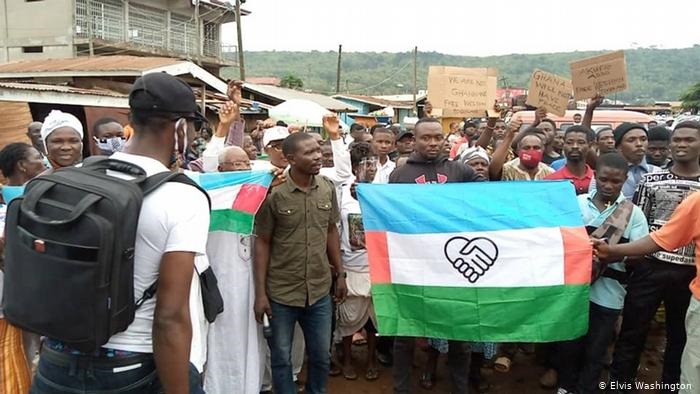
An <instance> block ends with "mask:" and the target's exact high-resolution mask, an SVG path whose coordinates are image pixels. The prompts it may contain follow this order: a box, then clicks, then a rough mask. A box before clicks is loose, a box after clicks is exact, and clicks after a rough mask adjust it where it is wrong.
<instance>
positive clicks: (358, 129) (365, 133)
mask: <svg viewBox="0 0 700 394" xmlns="http://www.w3.org/2000/svg"><path fill="white" fill-rule="evenodd" d="M371 140H372V134H370V133H369V130H367V127H365V125H363V124H362V123H353V124H352V125H351V126H350V135H349V136H346V137H345V139H344V142H345V145H347V146H350V144H352V143H353V142H355V141H361V142H371Z"/></svg>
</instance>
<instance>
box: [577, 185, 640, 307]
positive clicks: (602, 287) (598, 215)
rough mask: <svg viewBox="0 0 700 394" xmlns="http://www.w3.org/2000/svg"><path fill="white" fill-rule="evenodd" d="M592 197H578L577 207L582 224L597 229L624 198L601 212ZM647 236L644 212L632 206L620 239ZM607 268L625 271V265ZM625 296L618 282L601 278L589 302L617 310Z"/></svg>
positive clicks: (634, 239)
mask: <svg viewBox="0 0 700 394" xmlns="http://www.w3.org/2000/svg"><path fill="white" fill-rule="evenodd" d="M594 195H595V192H591V193H588V194H582V195H580V196H578V205H579V208H581V215H582V216H583V223H584V224H585V225H586V226H587V227H595V228H598V227H600V225H602V224H603V222H605V219H607V218H608V216H610V214H612V213H613V212H614V211H615V209H617V207H618V205H620V203H621V202H622V201H624V200H625V197H624V195H622V194H620V196H619V197H618V198H617V200H616V201H615V203H614V204H611V205H610V206H609V207H607V208H605V210H603V211H602V212H601V211H599V210H598V207H596V206H595V204H594V203H593V196H594ZM647 234H649V225H648V224H647V219H646V217H644V212H642V210H641V209H639V207H637V206H634V207H633V209H632V216H630V221H629V223H628V224H627V227H626V228H625V231H624V233H623V234H622V237H623V238H626V239H628V240H629V242H632V241H636V240H638V239H640V238H644V237H645V236H646V235H647ZM608 267H609V268H611V269H615V270H618V271H624V270H625V265H624V264H623V263H611V264H609V265H608ZM625 294H627V290H625V288H624V287H623V286H622V285H621V284H620V282H618V281H616V280H615V279H612V278H606V277H601V278H599V279H598V280H597V281H595V283H593V285H592V286H591V290H590V298H591V302H594V303H596V304H598V305H600V306H604V307H606V308H611V309H619V310H620V309H622V307H623V306H624V304H625Z"/></svg>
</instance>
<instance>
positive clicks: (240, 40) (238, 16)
mask: <svg viewBox="0 0 700 394" xmlns="http://www.w3.org/2000/svg"><path fill="white" fill-rule="evenodd" d="M236 31H237V34H238V70H239V74H240V80H241V81H245V62H244V60H243V36H242V35H241V0H236Z"/></svg>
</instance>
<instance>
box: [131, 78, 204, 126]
mask: <svg viewBox="0 0 700 394" xmlns="http://www.w3.org/2000/svg"><path fill="white" fill-rule="evenodd" d="M129 107H130V108H131V109H138V110H143V111H152V112H158V113H172V114H177V115H186V116H192V117H195V118H198V119H200V120H204V121H206V119H205V118H204V116H202V115H201V114H200V113H199V112H197V101H196V99H195V97H194V93H193V92H192V88H191V87H190V85H188V84H187V83H185V82H184V81H182V80H181V79H179V78H176V77H173V76H172V75H170V74H167V73H164V72H161V73H151V74H146V75H144V76H142V77H141V78H139V79H137V80H136V82H134V86H133V87H132V88H131V92H130V93H129Z"/></svg>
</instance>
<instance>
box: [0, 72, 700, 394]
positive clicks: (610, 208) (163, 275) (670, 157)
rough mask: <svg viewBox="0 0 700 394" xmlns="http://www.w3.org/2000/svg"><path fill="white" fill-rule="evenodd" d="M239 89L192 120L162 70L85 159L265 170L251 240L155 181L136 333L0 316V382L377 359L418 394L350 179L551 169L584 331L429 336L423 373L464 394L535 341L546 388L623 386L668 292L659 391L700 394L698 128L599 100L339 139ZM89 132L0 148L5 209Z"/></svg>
mask: <svg viewBox="0 0 700 394" xmlns="http://www.w3.org/2000/svg"><path fill="white" fill-rule="evenodd" d="M240 86H241V85H240V84H239V83H231V84H230V89H229V97H230V98H231V101H229V102H227V103H225V104H223V105H222V107H221V109H220V111H219V114H218V116H219V121H218V123H217V124H216V127H215V128H214V129H212V128H209V127H208V125H207V123H206V122H203V119H201V118H198V115H197V112H196V104H195V101H194V95H193V94H192V91H191V89H189V87H186V85H184V84H182V83H181V82H179V81H178V80H177V79H175V78H173V77H170V76H167V75H166V74H151V75H146V76H144V77H142V78H141V79H140V80H139V81H137V82H136V84H135V85H134V88H133V90H132V92H131V93H130V96H129V102H130V106H131V114H130V122H129V124H128V125H122V124H120V123H119V122H118V121H116V120H114V119H111V118H105V119H100V120H98V121H97V122H96V123H95V124H94V125H93V126H92V129H91V130H92V133H91V134H92V138H93V139H94V141H93V142H94V144H93V145H94V149H93V153H94V154H100V155H110V156H112V157H113V158H117V159H119V160H122V161H126V162H129V163H133V164H136V165H138V166H140V167H142V168H143V169H144V170H145V172H146V173H147V174H148V175H152V174H156V173H160V172H165V171H185V172H186V171H194V172H231V171H249V170H254V171H256V170H261V171H270V172H272V173H273V174H274V179H273V181H272V184H271V185H270V189H269V192H268V195H267V197H266V199H265V201H264V202H263V204H262V207H261V208H260V209H259V211H258V213H257V215H256V217H255V231H254V236H244V235H241V236H240V237H239V238H238V242H237V243H236V244H235V245H227V246H226V247H227V249H226V250H225V251H212V250H211V248H210V246H208V244H207V234H208V231H207V229H208V226H209V215H208V213H207V202H206V201H205V198H204V197H203V196H202V195H201V193H199V192H198V191H197V190H196V189H194V188H191V187H188V186H187V185H182V184H166V185H164V186H162V188H163V189H162V190H160V189H159V190H157V193H155V192H154V193H153V194H150V195H148V196H147V197H146V198H145V199H144V205H143V207H142V211H141V214H140V216H139V227H138V236H137V242H136V248H135V263H134V267H135V269H134V296H135V297H136V298H138V297H140V295H141V294H142V293H143V292H144V291H146V288H147V286H148V284H149V283H151V282H152V280H153V278H158V283H159V285H158V288H157V293H156V294H155V297H153V298H151V299H149V300H147V301H146V302H145V303H144V306H143V307H142V308H140V309H138V310H137V312H136V318H135V320H134V322H133V323H132V324H131V325H130V326H129V327H128V329H127V330H126V331H124V332H122V333H118V334H116V335H114V336H113V337H112V338H110V340H109V342H107V343H106V344H104V345H103V346H102V348H101V349H100V350H98V351H97V352H94V353H90V354H86V353H83V352H80V351H77V350H75V349H73V348H71V347H70V346H68V345H67V344H65V343H63V342H61V341H60V340H56V339H55V338H39V337H38V336H37V335H35V334H32V333H29V332H22V331H21V330H20V329H18V328H16V327H13V326H12V325H11V324H9V323H8V322H7V321H6V320H4V319H1V317H2V310H0V346H1V347H2V349H0V351H1V352H2V353H0V368H1V373H2V375H1V376H2V383H0V386H1V387H4V388H5V390H6V391H5V392H8V393H24V392H28V391H29V390H30V384H31V391H30V392H32V393H36V394H40V393H64V392H65V393H68V392H71V393H73V392H111V393H157V392H163V391H164V392H167V393H187V392H191V393H199V392H204V391H205V390H206V391H207V392H210V393H239V392H240V393H254V392H258V391H259V392H261V393H262V392H272V391H274V392H275V393H280V394H289V393H295V392H301V391H305V392H307V393H310V394H317V393H325V392H326V391H327V383H328V377H329V376H342V377H343V378H344V379H347V380H350V381H351V380H355V379H358V378H359V374H358V371H361V372H363V373H362V375H363V376H362V378H363V379H366V380H367V381H373V380H376V379H378V377H379V375H380V374H381V373H383V371H385V369H384V368H382V367H380V365H384V366H386V367H392V376H393V387H394V392H395V393H408V392H409V391H410V387H411V386H412V384H413V379H414V377H412V369H413V364H414V348H415V347H416V342H417V340H416V338H409V337H394V338H391V337H386V336H381V335H379V334H378V323H377V319H376V315H375V312H374V306H373V302H372V291H371V282H370V272H369V259H368V251H367V247H366V244H365V238H364V230H363V226H362V212H361V207H360V204H359V202H358V200H357V196H356V194H355V186H356V185H357V184H358V183H374V184H386V183H411V184H429V183H447V182H483V181H491V182H508V181H541V180H568V181H571V183H572V184H573V188H574V190H575V194H576V195H577V196H576V198H577V202H578V205H579V207H580V209H581V214H582V221H583V223H584V224H585V226H586V229H587V230H588V232H589V234H590V235H591V237H592V242H593V244H594V250H595V253H594V254H595V258H594V262H593V267H594V269H593V273H594V276H593V278H592V284H591V286H590V306H589V311H588V312H589V329H588V332H587V334H586V335H584V336H583V337H581V338H576V339H574V340H571V341H564V342H558V343H547V344H527V343H469V342H464V341H456V340H448V339H443V338H420V339H419V340H418V342H419V343H421V344H422V347H424V348H425V349H427V352H428V357H427V362H426V364H425V365H421V366H420V367H419V369H420V373H419V376H418V382H419V384H420V385H421V386H422V387H423V388H425V389H428V390H429V389H432V388H433V387H434V386H435V382H436V370H437V364H438V359H439V357H440V355H441V354H447V365H448V367H449V375H450V384H451V386H450V387H451V392H453V393H466V392H468V391H469V387H470V385H471V387H472V390H475V391H477V392H486V391H488V389H489V382H488V380H487V379H486V378H485V377H484V376H482V374H481V371H482V368H483V367H484V366H486V365H489V366H492V367H493V369H494V370H496V371H498V372H499V373H508V372H509V370H510V369H511V368H512V367H513V363H514V361H515V355H516V354H517V353H518V352H526V353H529V352H533V351H535V348H537V352H538V354H541V355H542V357H540V358H541V361H542V362H543V363H544V364H545V365H546V367H547V371H546V372H545V374H544V375H542V376H541V377H540V379H539V380H540V384H541V385H542V386H543V387H545V388H548V389H551V390H552V392H557V393H561V394H566V393H592V392H597V391H599V390H600V388H601V387H605V388H606V391H608V392H632V391H634V390H635V389H636V387H637V386H636V385H635V381H636V378H637V373H638V368H639V364H640V356H641V354H642V351H643V349H644V346H645V342H646V340H647V334H648V332H649V328H650V323H651V321H652V320H653V319H654V317H655V315H656V313H657V309H659V306H660V305H661V304H662V303H663V310H664V312H665V327H666V347H665V351H664V357H663V359H664V362H663V371H662V373H661V376H658V377H656V378H658V379H657V380H658V382H659V386H658V389H659V390H660V391H661V392H677V391H679V389H680V391H681V392H685V393H691V392H697V390H700V332H699V331H698V327H700V283H699V282H698V279H697V270H696V264H698V263H697V262H698V256H697V253H698V249H697V248H696V246H695V245H697V243H698V240H699V239H700V194H698V193H695V194H693V192H694V191H696V190H698V189H699V188H700V123H698V122H693V121H687V122H681V123H679V124H676V125H675V126H674V127H673V129H672V130H671V129H669V128H667V127H666V126H655V127H649V125H642V124H636V123H623V124H621V125H619V126H617V127H615V128H609V127H604V128H600V129H598V130H596V131H594V130H593V129H592V128H591V123H592V121H593V117H594V110H595V108H596V107H598V106H599V105H600V104H601V102H602V97H596V98H594V99H592V100H590V101H589V104H588V107H587V108H586V111H585V113H584V115H583V116H580V117H579V118H580V119H574V125H573V126H571V127H568V128H566V129H565V130H561V129H559V127H558V126H557V124H556V122H554V121H552V120H550V119H548V118H547V112H546V109H545V108H539V109H537V111H536V118H535V121H534V122H533V123H532V124H527V125H524V124H522V122H521V121H520V120H519V117H518V116H517V113H516V114H515V116H513V117H512V118H511V120H510V122H506V121H505V120H504V119H502V118H501V117H486V118H483V119H464V120H463V121H462V122H461V123H457V122H455V123H453V124H451V125H450V127H449V129H450V130H447V131H444V130H443V126H442V123H441V121H440V120H439V119H437V118H435V117H432V116H431V113H430V112H431V111H430V110H429V107H428V108H427V111H426V113H425V116H424V117H422V118H421V119H420V120H419V121H418V122H417V123H416V124H415V125H414V126H412V127H411V128H408V129H407V128H402V127H401V126H399V125H381V124H379V125H374V126H372V127H371V128H367V127H366V126H364V125H362V124H360V123H355V124H353V125H351V127H350V130H349V133H347V134H346V133H344V132H343V131H342V130H341V128H340V122H339V119H338V118H337V117H336V116H335V115H330V114H329V115H327V116H325V117H324V118H323V129H322V130H318V131H320V132H316V131H313V130H303V129H301V130H300V129H299V128H297V127H294V126H290V125H286V124H284V123H283V122H281V121H275V120H272V119H268V120H265V121H258V122H257V123H256V124H255V126H254V128H253V129H252V130H249V131H246V130H245V128H246V127H245V121H244V119H243V118H242V117H241V113H240V105H241V93H240ZM195 130H196V132H194V131H195ZM190 131H192V132H190ZM84 133H85V131H84V128H83V125H82V124H81V122H80V121H79V120H78V119H77V118H76V117H75V116H73V115H71V114H68V113H64V112H61V111H52V112H51V113H50V114H49V115H48V116H47V117H46V119H44V120H43V122H42V123H38V122H33V123H32V124H30V125H29V126H28V132H27V136H28V137H29V140H30V141H31V144H25V143H12V144H9V145H7V146H5V147H4V148H3V149H2V150H1V151H0V171H2V174H3V176H4V177H5V180H6V182H5V185H3V187H2V197H3V201H4V203H5V204H8V203H10V201H12V200H13V199H15V198H17V197H18V196H20V195H21V194H22V190H23V186H24V185H25V184H26V183H27V182H28V181H30V180H31V179H33V178H35V177H40V176H47V175H49V174H50V173H51V172H53V171H56V170H59V169H61V168H64V167H70V166H76V165H79V163H81V161H82V159H83V157H82V153H83V141H84ZM184 141H187V144H184V143H183V142H184ZM173 147H176V148H175V149H173ZM263 153H264V157H265V158H264V159H263V158H262V157H263V156H262V154H263ZM406 198H409V199H410V196H406ZM465 198H468V196H465ZM572 198H574V197H573V194H572ZM426 209H427V207H426ZM674 211H677V212H675V213H674ZM6 231H8V232H9V231H13V229H12V228H8V229H6ZM693 243H695V244H693ZM524 248H525V245H524ZM211 253H227V254H229V255H230V260H229V261H227V264H226V265H225V266H213V267H212V268H213V269H214V271H215V272H216V273H217V276H218V277H219V287H220V289H221V293H222V296H223V299H224V305H225V306H226V307H225V310H224V312H223V314H221V315H220V316H219V317H218V318H217V320H216V321H215V322H214V323H213V324H211V325H210V326H208V327H207V325H206V324H203V323H204V322H202V321H201V320H202V319H201V318H199V315H198V314H197V313H196V312H194V311H193V308H194V307H193V306H192V302H191V300H190V297H189V295H190V288H191V287H190V286H191V282H192V281H193V278H197V275H195V273H194V267H195V264H196V263H197V260H198V259H201V258H202V257H203V256H206V255H207V254H211ZM627 256H629V257H627ZM528 258H532V256H527V255H523V260H524V261H526V260H527V259H528ZM0 273H1V271H0ZM1 278H2V277H1V276H0V284H1V283H2V281H1ZM195 309H196V308H195ZM191 310H192V312H191ZM620 322H621V324H620ZM202 327H204V328H203V329H202ZM195 328H196V329H195ZM517 329H518V328H517V327H513V330H517ZM207 332H208V333H207ZM360 342H362V343H366V344H367V359H366V360H363V363H362V367H361V368H360V366H359V364H358V363H356V360H353V358H352V346H353V344H354V343H360ZM202 343H203V344H204V345H202ZM207 345H208V350H207V351H205V352H202V351H201V347H202V346H204V347H207ZM611 346H612V348H613V349H614V351H613V352H612V357H611V358H610V356H609V348H610V347H611ZM195 349H197V350H195ZM37 354H38V365H35V362H36V357H37ZM305 356H306V360H305ZM304 361H306V365H307V368H306V371H307V372H306V377H305V383H303V384H302V383H301V381H302V377H301V376H299V374H300V371H301V369H302V364H303V363H304ZM606 366H609V370H610V371H609V376H608V377H607V378H604V377H603V376H602V375H603V370H604V369H605V367H606ZM31 375H33V379H32V378H30V376H31ZM533 378H534V379H537V377H533ZM601 382H604V383H605V384H604V385H601V384H600V383H601ZM680 383H683V385H681V384H680ZM348 387H352V386H348ZM684 387H685V388H684ZM351 390H352V389H351V388H350V389H349V392H350V391H351Z"/></svg>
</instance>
